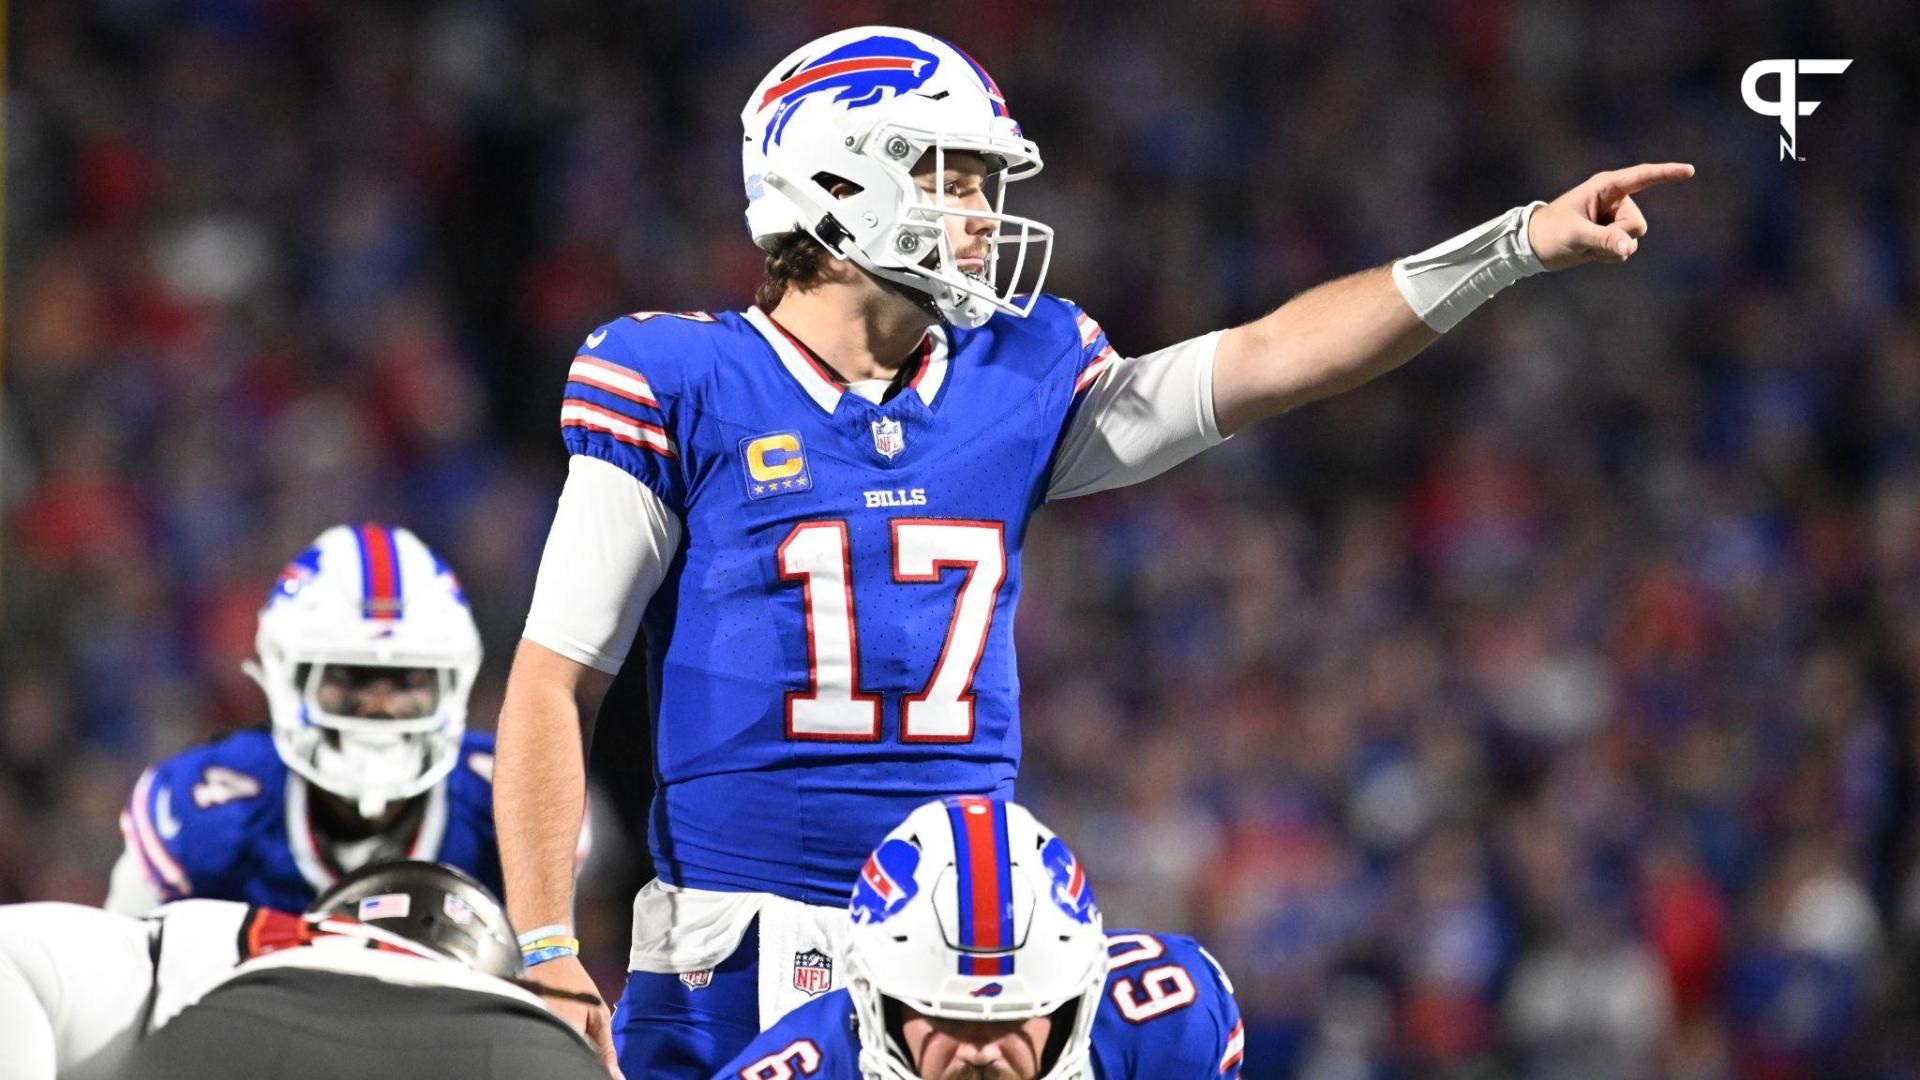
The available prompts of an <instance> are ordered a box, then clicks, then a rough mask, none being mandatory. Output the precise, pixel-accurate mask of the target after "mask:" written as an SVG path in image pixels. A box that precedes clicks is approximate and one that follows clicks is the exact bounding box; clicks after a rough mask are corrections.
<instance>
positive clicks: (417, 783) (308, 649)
mask: <svg viewBox="0 0 1920 1080" xmlns="http://www.w3.org/2000/svg"><path fill="white" fill-rule="evenodd" d="M379 548H385V549H386V550H384V551H382V552H380V553H379V555H380V556H382V557H380V558H379V561H378V562H377V563H373V562H369V560H370V559H375V558H376V556H375V555H373V554H370V552H374V551H376V549H379ZM369 566H372V567H374V569H378V570H381V571H383V573H381V574H377V575H376V574H373V573H372V571H371V570H369ZM375 578H384V579H385V580H384V582H379V583H377V585H384V586H385V587H384V588H381V587H377V585H375V586H370V582H373V581H374V580H375ZM381 592H388V593H391V594H392V595H391V596H386V595H375V594H376V593H381ZM255 648H256V649H257V650H258V654H259V660H258V661H257V662H250V663H248V664H247V665H245V670H246V672H247V674H248V675H250V676H252V677H253V679H254V681H255V682H258V683H259V684H260V688H261V689H262V690H264V691H265V692H266V696H267V711H268V714H269V716H270V717H271V719H272V721H273V740H274V748H275V749H276V750H277V751H278V752H279V754H280V758H281V760H282V761H284V762H285V763H286V765H287V767H288V768H290V769H292V770H293V771H294V772H295V773H297V774H299V775H300V776H301V777H302V778H304V779H305V780H307V781H308V782H309V783H311V784H312V785H313V786H314V787H316V788H319V789H320V790H322V791H324V792H327V793H328V794H330V795H333V796H336V797H338V798H341V799H344V800H346V801H347V802H349V803H352V804H354V805H355V806H356V807H357V809H358V812H359V814H360V816H361V817H363V818H366V819H369V820H372V819H374V818H377V817H378V816H379V815H380V814H381V813H382V812H384V811H385V810H386V808H387V807H388V806H389V805H391V804H393V803H396V802H401V801H404V800H407V799H411V798H413V797H414V796H416V795H419V794H421V793H423V792H425V791H427V790H428V789H430V788H432V787H433V786H434V785H435V784H437V783H439V782H440V781H441V780H442V779H443V778H444V777H445V776H446V775H447V774H448V773H449V772H451V771H452V770H453V767H454V765H455V763H456V762H457V761H458V760H459V757H460V742H461V737H462V736H463V734H464V733H465V731H466V716H467V697H468V695H469V694H470V693H471V692H472V689H473V681H474V678H475V676H477V675H478V673H479V670H480V658H481V646H480V636H479V631H478V629H477V628H476V627H475V625H474V622H473V616H472V614H471V613H470V612H469V611H468V609H467V604H466V596H465V593H464V592H463V591H462V590H461V588H460V586H459V582H458V580H457V579H456V578H455V577H454V576H453V573H452V571H451V570H449V569H448V568H447V567H446V565H445V564H444V563H442V562H441V561H440V560H439V558H438V557H437V556H436V555H434V553H433V552H432V551H431V550H430V549H428V548H427V547H426V545H424V544H422V543H421V542H420V540H419V539H418V538H417V537H415V536H414V535H413V534H412V533H409V532H407V531H406V530H405V529H397V528H388V527H385V526H373V525H363V526H358V527H348V526H336V527H335V528H332V529H329V530H327V531H326V532H324V533H322V534H321V535H320V537H319V538H318V539H316V540H315V541H314V545H313V547H311V548H310V549H308V551H307V552H305V553H303V554H302V555H301V556H299V557H298V558H296V559H295V560H294V561H293V562H292V563H290V564H289V565H288V568H287V569H286V570H284V571H282V575H281V580H280V582H279V583H278V584H277V585H276V587H275V589H274V591H273V592H272V593H271V594H270V595H269V597H268V600H267V604H266V606H265V607H264V608H262V609H261V612H260V628H259V633H258V634H257V635H256V637H255ZM380 682H388V683H390V685H387V686H385V687H381V686H380V685H378V684H379V683H380Z"/></svg>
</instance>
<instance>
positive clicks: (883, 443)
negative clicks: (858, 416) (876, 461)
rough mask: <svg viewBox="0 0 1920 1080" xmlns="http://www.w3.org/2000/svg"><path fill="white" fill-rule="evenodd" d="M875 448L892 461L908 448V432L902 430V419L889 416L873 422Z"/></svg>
mask: <svg viewBox="0 0 1920 1080" xmlns="http://www.w3.org/2000/svg"><path fill="white" fill-rule="evenodd" d="M873 448H874V449H875V450H876V451H878V452H879V454H880V456H881V457H883V458H886V459H887V460H888V461H892V460H893V459H894V458H896V457H899V456H900V451H902V450H905V449H906V448H907V436H906V433H904V432H902V431H901V430H900V421H898V420H894V419H892V418H888V419H885V420H875V421H874V422H873Z"/></svg>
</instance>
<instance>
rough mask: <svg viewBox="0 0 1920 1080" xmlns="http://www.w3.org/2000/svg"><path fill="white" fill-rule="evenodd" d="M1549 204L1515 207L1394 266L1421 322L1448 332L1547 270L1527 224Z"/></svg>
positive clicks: (1395, 280)
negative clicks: (1510, 289) (1501, 293)
mask: <svg viewBox="0 0 1920 1080" xmlns="http://www.w3.org/2000/svg"><path fill="white" fill-rule="evenodd" d="M1545 205H1546V203H1543V202H1535V203H1529V204H1528V205H1526V206H1516V207H1514V208H1513V209H1511V210H1509V211H1507V212H1506V213H1504V214H1501V215H1500V216H1499V217H1497V218H1494V219H1493V220H1491V221H1487V222H1483V223H1481V224H1479V225H1476V226H1474V227H1473V228H1471V229H1468V230H1467V231H1466V232H1463V233H1461V234H1460V235H1459V236H1456V237H1453V238H1452V239H1450V240H1443V241H1441V242H1440V243H1438V244H1435V245H1434V246H1432V247H1430V248H1428V249H1427V250H1425V251H1422V252H1420V253H1419V254H1418V255H1409V256H1407V257H1406V258H1404V259H1401V260H1400V261H1398V262H1396V263H1394V264H1393V283H1394V284H1395V285H1396V286H1398V287H1399V289H1400V295H1401V296H1403V297H1405V298H1406V301H1407V304H1408V306H1409V307H1411V308H1413V311H1414V314H1416V315H1418V316H1420V319H1421V321H1422V322H1425V323H1426V324H1427V325H1428V326H1430V327H1432V328H1433V329H1435V330H1438V331H1439V332H1440V333H1443V334H1444V333H1446V332H1447V331H1449V330H1451V329H1453V328H1454V327H1455V326H1457V325H1459V322H1460V320H1461V319H1464V318H1466V317H1467V315H1468V314H1470V313H1471V312H1472V311H1473V309H1474V308H1477V307H1479V306H1480V305H1481V304H1484V303H1486V302H1487V301H1488V300H1491V299H1493V294H1494V293H1497V292H1499V291H1500V290H1501V289H1504V288H1506V287H1507V286H1509V285H1511V284H1513V283H1514V282H1516V281H1518V280H1520V279H1521V278H1523V277H1531V276H1533V275H1534V274H1537V273H1539V272H1540V271H1541V270H1543V269H1545V267H1542V266H1541V265H1540V259H1539V257H1538V256H1536V255H1535V254H1534V253H1533V245H1532V244H1531V243H1529V242H1528V240H1527V222H1529V221H1531V220H1532V219H1533V212H1534V210H1535V209H1536V208H1538V207H1542V206H1545Z"/></svg>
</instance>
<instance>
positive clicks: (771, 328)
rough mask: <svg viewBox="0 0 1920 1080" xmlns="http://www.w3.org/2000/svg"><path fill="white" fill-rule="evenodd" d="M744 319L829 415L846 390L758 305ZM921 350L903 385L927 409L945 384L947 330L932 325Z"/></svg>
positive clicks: (796, 380)
mask: <svg viewBox="0 0 1920 1080" xmlns="http://www.w3.org/2000/svg"><path fill="white" fill-rule="evenodd" d="M746 317H747V322H749V323H751V324H752V325H753V328H754V329H755V330H756V331H758V332H759V334H760V336H761V337H762V338H763V339H765V340H766V343H767V347H768V348H770V349H772V350H773V355H774V356H775V357H776V358H778V359H779V361H780V366H781V367H783V368H786V369H787V374H788V375H790V376H792V378H793V381H794V382H796V383H798V384H799V385H800V389H801V390H802V391H804V392H805V393H806V395H807V396H808V397H810V398H812V399H813V403H814V404H815V405H818V406H820V410H821V411H822V412H825V413H828V414H832V412H833V410H834V408H835V407H836V406H838V405H839V404H840V396H841V395H842V394H844V393H846V389H845V388H844V387H842V386H841V385H840V383H839V382H838V381H836V380H835V379H834V377H833V376H832V375H831V374H829V373H828V372H827V370H826V369H825V368H823V367H821V366H820V364H819V363H818V362H816V361H815V360H814V359H813V357H812V356H810V355H808V353H807V350H805V349H803V348H800V347H799V346H798V345H797V344H796V343H795V342H794V340H793V339H792V338H791V337H789V336H788V335H787V332H786V331H785V330H782V329H781V328H780V327H779V326H778V325H776V324H775V323H774V321H773V320H772V319H771V318H769V317H768V316H767V313H766V312H764V311H762V310H760V308H759V307H758V306H755V307H750V308H748V309H747V311H746ZM921 347H922V348H923V349H924V350H925V353H924V355H923V356H922V357H921V360H920V370H919V371H918V372H917V373H915V374H914V376H913V381H912V382H910V383H908V384H907V389H908V390H911V391H913V392H914V393H917V394H919V395H920V400H921V401H922V402H923V403H925V404H926V405H928V406H931V405H932V404H933V401H934V398H935V397H937V396H938V395H939V393H940V387H941V386H943V385H945V383H946V381H947V353H948V342H947V328H946V327H944V326H935V327H933V328H932V329H931V330H928V331H927V338H926V341H925V342H924V343H923V344H922V346H921Z"/></svg>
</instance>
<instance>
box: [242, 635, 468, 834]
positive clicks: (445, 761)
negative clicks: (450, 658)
mask: <svg viewBox="0 0 1920 1080" xmlns="http://www.w3.org/2000/svg"><path fill="white" fill-rule="evenodd" d="M249 673H250V674H253V675H254V677H255V679H256V680H257V681H258V682H259V683H260V685H261V687H262V688H263V689H265V690H266V691H267V697H268V700H269V702H270V707H274V706H273V704H271V703H275V702H276V699H278V702H277V706H278V707H277V709H276V723H275V731H274V740H275V742H276V744H277V745H278V747H279V749H280V754H281V757H282V758H283V759H284V760H285V761H286V763H287V765H288V767H290V768H292V769H293V770H294V771H295V772H297V773H299V774H300V775H301V776H302V777H304V778H306V779H307V780H308V781H309V782H310V783H312V784H313V785H314V786H316V787H318V788H320V789H321V790H323V791H326V792H328V793H330V794H332V795H336V796H339V797H340V798H343V799H345V800H347V801H348V802H350V803H353V804H355V806H356V808H357V809H358V812H359V814H360V816H361V817H364V818H368V819H372V818H375V817H378V816H379V815H380V814H381V813H382V812H383V811H384V810H385V809H386V808H387V807H388V806H389V805H390V804H392V803H395V802H400V801H404V800H406V799H410V798H412V797H414V796H415V795H418V794H420V793H421V792H423V791H425V790H427V789H428V788H430V787H432V786H433V785H434V784H437V783H439V782H440V780H441V778H442V777H444V776H446V775H447V773H448V772H449V771H451V770H452V768H453V765H454V762H455V760H456V759H457V757H458V753H459V744H460V736H461V731H462V729H463V727H464V725H463V724H462V723H461V722H460V721H459V720H458V719H457V718H458V717H462V716H464V715H465V711H466V708H465V703H466V697H467V692H468V690H469V689H470V687H468V686H466V685H465V684H464V679H463V678H462V673H461V672H460V671H458V670H457V669H454V668H449V667H430V666H426V665H420V666H400V665H387V664H367V663H354V662H339V661H331V662H330V661H325V660H315V659H307V658H302V659H301V660H300V661H299V662H295V663H288V662H286V659H285V658H275V660H274V661H273V662H269V661H268V659H267V658H265V657H263V658H262V662H261V663H260V664H259V665H256V666H254V667H252V668H251V669H250V671H249ZM377 678H387V679H392V680H394V681H395V682H397V683H399V684H400V686H401V689H397V690H394V691H390V692H389V700H390V701H393V700H398V701H402V702H404V703H405V704H406V705H407V706H408V707H405V708H401V709H396V710H393V711H394V712H395V713H396V714H397V715H379V711H378V710H363V711H355V710H354V709H353V708H352V705H353V703H354V702H355V701H356V700H358V699H359V698H361V696H362V693H361V691H360V690H358V689H354V688H353V687H355V686H356V684H363V683H365V682H366V681H368V680H372V679H377ZM276 684H277V685H276ZM343 706H344V707H345V709H346V711H341V710H342V708H343ZM282 710H284V711H288V712H291V713H293V715H295V716H297V717H298V721H299V722H298V723H297V725H289V724H282V723H279V722H278V715H279V714H280V712H281V711H282Z"/></svg>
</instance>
